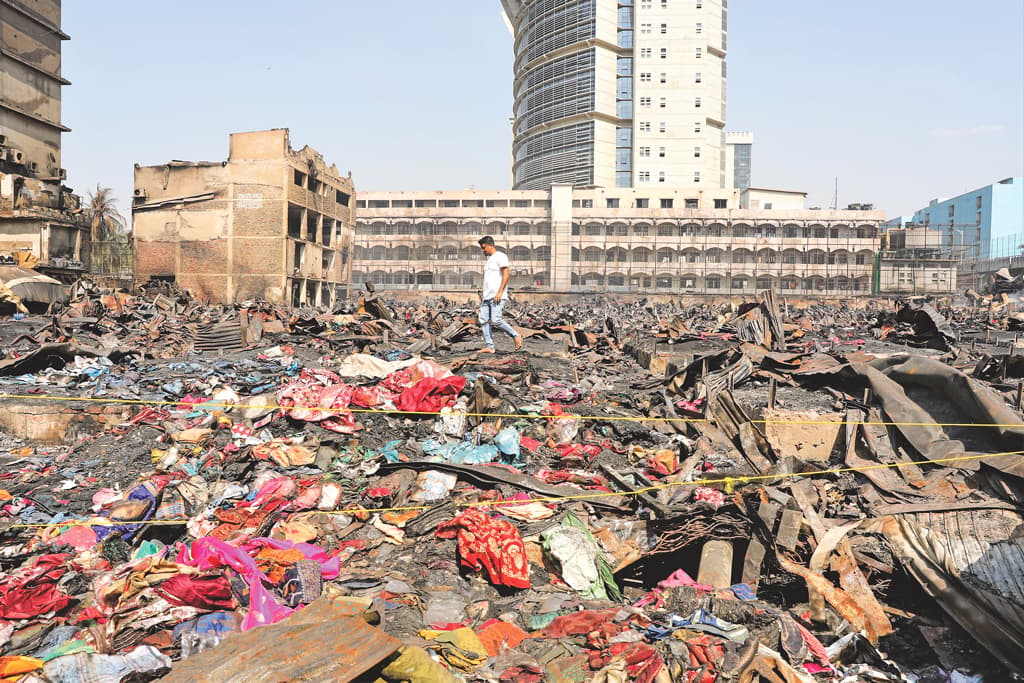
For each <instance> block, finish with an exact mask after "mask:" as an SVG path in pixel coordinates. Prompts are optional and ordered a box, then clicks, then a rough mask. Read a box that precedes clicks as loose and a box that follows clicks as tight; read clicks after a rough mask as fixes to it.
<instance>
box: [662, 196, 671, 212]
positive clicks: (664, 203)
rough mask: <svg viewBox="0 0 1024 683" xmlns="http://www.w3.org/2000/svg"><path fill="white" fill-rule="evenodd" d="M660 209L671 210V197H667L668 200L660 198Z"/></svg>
mask: <svg viewBox="0 0 1024 683" xmlns="http://www.w3.org/2000/svg"><path fill="white" fill-rule="evenodd" d="M661 208H663V209H671V208H672V198H671V197H669V198H668V199H665V198H662V200H661Z"/></svg>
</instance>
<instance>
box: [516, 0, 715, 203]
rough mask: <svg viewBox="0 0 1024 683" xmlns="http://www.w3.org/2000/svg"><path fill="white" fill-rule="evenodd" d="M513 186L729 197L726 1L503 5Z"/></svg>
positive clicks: (527, 1)
mask: <svg viewBox="0 0 1024 683" xmlns="http://www.w3.org/2000/svg"><path fill="white" fill-rule="evenodd" d="M502 5H503V7H504V10H505V16H506V19H507V20H508V22H509V25H510V27H511V29H512V32H513V35H514V38H515V66H514V72H515V73H514V77H515V79H514V86H513V87H514V95H515V105H514V117H513V136H514V142H513V188H514V189H521V190H546V189H547V188H549V187H550V186H551V185H553V184H564V183H567V184H571V185H573V186H575V187H604V188H630V187H632V188H638V189H643V188H665V187H677V188H694V189H698V190H704V189H711V188H722V187H731V185H732V178H731V177H728V175H729V174H728V173H727V167H726V158H725V157H726V140H725V120H726V116H725V112H726V47H727V28H728V22H727V17H728V9H727V0H502Z"/></svg>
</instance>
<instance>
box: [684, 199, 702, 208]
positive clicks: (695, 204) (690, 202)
mask: <svg viewBox="0 0 1024 683" xmlns="http://www.w3.org/2000/svg"><path fill="white" fill-rule="evenodd" d="M686 208H687V209H697V208H700V201H699V200H697V199H687V200H686Z"/></svg>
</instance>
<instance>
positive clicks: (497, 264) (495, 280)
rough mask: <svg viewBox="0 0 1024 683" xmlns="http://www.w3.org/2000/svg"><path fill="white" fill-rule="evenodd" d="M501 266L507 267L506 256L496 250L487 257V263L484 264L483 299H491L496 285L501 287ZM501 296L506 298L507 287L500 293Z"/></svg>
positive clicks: (495, 292) (496, 289) (495, 290)
mask: <svg viewBox="0 0 1024 683" xmlns="http://www.w3.org/2000/svg"><path fill="white" fill-rule="evenodd" d="M502 268H508V256H505V254H504V252H501V251H496V252H494V253H493V254H491V255H490V256H488V257H487V264H486V265H484V291H483V297H484V300H485V301H486V300H487V299H493V298H494V295H495V294H497V293H498V287H501V269H502ZM501 298H502V299H507V298H508V287H505V291H504V292H502V293H501Z"/></svg>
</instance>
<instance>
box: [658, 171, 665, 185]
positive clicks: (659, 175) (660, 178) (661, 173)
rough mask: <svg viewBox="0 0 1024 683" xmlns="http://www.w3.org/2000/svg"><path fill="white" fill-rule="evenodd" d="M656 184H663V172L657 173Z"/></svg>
mask: <svg viewBox="0 0 1024 683" xmlns="http://www.w3.org/2000/svg"><path fill="white" fill-rule="evenodd" d="M658 182H659V183H663V182H665V172H664V171H658Z"/></svg>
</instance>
